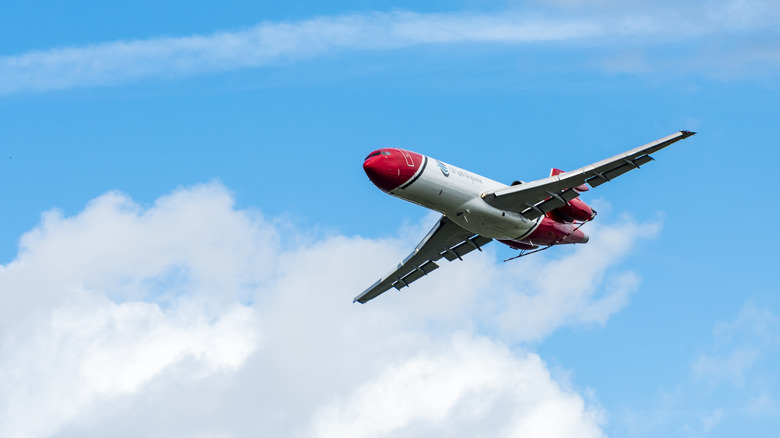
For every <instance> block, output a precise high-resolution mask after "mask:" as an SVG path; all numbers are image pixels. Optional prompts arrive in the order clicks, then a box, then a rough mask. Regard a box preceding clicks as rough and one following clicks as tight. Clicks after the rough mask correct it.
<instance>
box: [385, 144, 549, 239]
mask: <svg viewBox="0 0 780 438" xmlns="http://www.w3.org/2000/svg"><path fill="white" fill-rule="evenodd" d="M424 160H425V162H424V165H423V166H420V169H418V170H417V173H416V174H415V175H414V177H413V179H412V182H411V183H410V184H408V185H406V186H401V187H399V188H396V189H394V190H392V191H390V192H389V193H390V194H391V195H393V196H396V197H398V198H401V199H404V200H407V201H410V202H414V203H415V204H419V205H421V206H423V207H427V208H430V209H433V210H436V211H438V212H440V213H442V214H445V215H447V217H449V218H450V219H451V220H452V221H453V222H455V223H457V224H458V225H459V226H461V227H463V228H465V229H467V230H469V231H472V232H474V233H475V234H479V235H481V236H485V237H490V238H493V239H499V240H516V239H522V238H523V237H525V236H527V235H528V234H530V233H531V232H532V231H533V230H534V229H535V228H536V227H537V226H538V224H539V222H540V220H541V219H537V220H528V219H526V218H525V217H523V216H522V215H520V214H519V213H514V212H510V211H504V210H500V209H497V208H495V207H492V206H490V205H489V204H488V203H486V202H485V201H484V200H483V199H482V197H481V195H482V193H484V192H487V191H490V190H497V189H501V188H505V187H507V185H506V184H502V183H500V182H498V181H494V180H492V179H489V178H485V177H484V176H481V175H477V174H475V173H472V172H469V171H468V170H464V169H461V168H458V167H455V166H452V165H450V164H446V163H443V162H441V161H438V160H436V159H433V158H430V157H424Z"/></svg>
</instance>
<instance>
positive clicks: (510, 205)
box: [482, 131, 695, 219]
mask: <svg viewBox="0 0 780 438" xmlns="http://www.w3.org/2000/svg"><path fill="white" fill-rule="evenodd" d="M694 134H695V132H690V131H679V132H676V133H674V134H672V135H670V136H667V137H664V138H661V139H659V140H656V141H654V142H652V143H648V144H646V145H644V146H640V147H638V148H635V149H631V150H630V151H627V152H624V153H622V154H619V155H615V156H614V157H611V158H607V159H606V160H602V161H599V162H597V163H593V164H591V165H588V166H585V167H581V168H579V169H577V170H572V171H571V172H564V173H560V174H558V175H553V176H551V177H549V178H544V179H540V180H536V181H532V182H529V183H525V184H519V185H515V186H512V187H508V188H505V189H500V190H494V191H489V192H485V193H483V194H482V199H484V200H485V202H487V203H488V204H490V205H492V206H493V207H496V208H499V209H502V210H506V211H514V212H517V213H520V214H522V215H523V216H525V217H526V218H527V219H536V218H538V217H540V216H543V215H544V214H545V213H548V212H550V211H552V210H555V209H556V208H559V207H563V206H564V205H566V204H567V203H568V202H569V201H571V200H572V199H574V198H576V197H577V196H579V193H578V192H577V191H576V190H575V187H578V186H580V185H582V184H586V183H587V184H588V185H589V186H591V187H598V186H600V185H601V184H604V183H605V182H608V181H611V180H613V179H614V178H617V177H618V176H620V175H622V174H624V173H626V172H628V171H630V170H633V169H638V168H639V167H640V166H642V165H643V164H646V163H649V162H650V161H653V158H652V157H651V156H650V154H652V153H654V152H657V151H659V150H661V149H663V148H665V147H667V146H669V145H671V144H672V143H675V142H677V141H680V140H683V139H686V138H688V137H690V136H692V135H694Z"/></svg>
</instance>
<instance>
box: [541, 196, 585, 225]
mask: <svg viewBox="0 0 780 438" xmlns="http://www.w3.org/2000/svg"><path fill="white" fill-rule="evenodd" d="M551 213H555V214H556V215H558V216H561V217H562V218H563V219H564V220H567V222H571V221H575V220H576V221H583V222H584V221H589V220H591V219H593V215H594V213H593V209H592V208H590V206H589V205H588V204H586V203H585V202H583V201H582V200H580V199H579V198H574V199H572V200H571V201H569V205H564V206H563V207H558V208H556V209H555V210H553V211H552V212H551ZM553 219H555V218H553Z"/></svg>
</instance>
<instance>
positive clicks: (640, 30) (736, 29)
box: [0, 0, 780, 95]
mask: <svg viewBox="0 0 780 438" xmlns="http://www.w3.org/2000/svg"><path fill="white" fill-rule="evenodd" d="M574 4H575V5H577V7H576V8H574V9H573V10H570V6H571V5H570V4H568V2H563V4H559V5H558V6H559V8H555V7H544V6H540V7H539V9H537V10H535V11H529V10H513V9H510V10H501V11H497V12H492V13H477V12H452V13H416V12H403V11H395V12H374V13H365V14H347V15H335V16H329V17H328V16H326V17H316V18H312V19H309V20H304V21H298V22H264V23H261V24H259V25H257V26H255V27H254V28H251V29H246V30H240V31H221V32H216V33H213V34H210V35H193V36H184V37H158V38H151V39H147V40H130V41H114V42H103V43H97V44H93V45H88V46H81V47H61V48H54V49H49V50H37V51H31V52H27V53H23V54H18V55H7V56H2V57H0V95H2V94H11V93H18V92H27V91H46V90H58V89H68V88H73V87H85V86H88V87H90V86H100V85H109V84H118V83H127V82H132V81H137V80H141V79H144V78H157V77H165V78H171V77H181V76H189V75H194V74H199V73H206V72H220V71H229V70H236V69H243V68H256V67H261V66H267V65H269V64H274V63H280V62H289V61H294V60H298V59H304V58H312V57H321V56H327V55H328V54H331V53H334V52H336V51H343V50H363V51H376V50H387V49H397V48H408V47H413V46H419V45H430V44H464V43H483V44H504V45H533V44H540V43H555V42H566V43H567V45H566V47H569V48H570V47H571V44H573V43H577V44H584V45H587V46H589V47H598V48H600V49H607V50H608V53H606V54H602V55H596V56H601V57H603V60H602V61H600V62H598V63H597V64H599V65H601V66H602V67H603V68H605V69H606V70H607V71H630V72H640V73H641V72H647V71H648V69H651V70H653V71H682V72H687V71H697V72H700V73H706V74H717V75H721V76H728V75H730V74H731V75H736V74H740V73H745V72H750V73H752V72H754V71H755V69H756V68H758V69H763V70H769V71H774V70H776V69H777V67H778V56H777V51H776V50H774V49H773V47H774V37H773V36H772V35H773V34H772V31H771V30H772V29H773V28H776V27H777V25H778V24H780V8H778V7H777V6H776V5H775V4H774V3H773V2H769V1H766V0H721V1H717V2H710V3H709V4H708V7H707V8H705V9H704V10H703V11H702V9H701V5H700V4H699V3H698V2H674V3H669V4H667V5H664V6H661V7H658V6H653V5H646V4H644V3H641V2H629V3H624V2H618V3H615V2H611V1H606V2H601V1H599V2H591V3H590V4H587V5H586V6H587V7H583V5H582V4H581V2H574ZM756 35H764V37H760V38H758V41H756V38H752V39H750V40H749V42H750V44H749V45H747V46H745V45H744V44H740V43H739V41H742V40H741V39H740V38H741V37H744V36H753V37H755V36H756ZM721 36H724V37H727V38H728V41H729V43H728V44H722V43H723V41H720V40H718V39H717V38H718V37H721ZM701 38H705V40H703V41H704V43H703V41H702V40H701ZM706 41H709V43H706ZM735 41H736V43H735ZM668 42H677V43H679V42H688V43H687V44H688V45H685V46H683V51H684V53H682V54H680V53H679V51H678V52H676V53H677V55H676V56H675V55H673V54H670V53H669V50H663V51H662V55H663V56H652V57H651V58H652V59H646V58H645V57H644V56H643V55H642V54H643V53H644V52H646V51H648V50H650V49H652V48H653V47H654V46H656V45H659V44H660V45H662V44H663V43H668ZM762 42H763V43H762ZM712 47H714V49H713V48H712ZM753 47H766V48H767V49H764V50H761V49H758V50H753V49H751V48H753ZM563 48H564V47H563V46H561V49H563ZM679 48H680V47H679V44H678V49H679ZM626 52H628V53H626ZM735 60H739V61H740V63H739V64H740V65H742V64H745V67H744V68H742V69H740V68H739V67H738V66H734V64H735V62H734V61H735ZM713 67H720V68H723V69H725V72H717V71H716V72H712V71H711V70H712V69H713Z"/></svg>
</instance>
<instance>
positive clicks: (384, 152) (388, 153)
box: [382, 151, 390, 155]
mask: <svg viewBox="0 0 780 438" xmlns="http://www.w3.org/2000/svg"><path fill="white" fill-rule="evenodd" d="M382 155H390V151H382Z"/></svg>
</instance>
